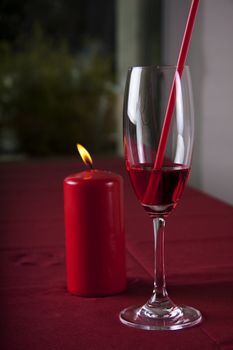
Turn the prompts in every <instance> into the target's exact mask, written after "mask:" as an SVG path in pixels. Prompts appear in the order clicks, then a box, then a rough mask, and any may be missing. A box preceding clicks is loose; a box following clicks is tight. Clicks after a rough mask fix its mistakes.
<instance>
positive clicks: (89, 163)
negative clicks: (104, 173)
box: [88, 162, 94, 170]
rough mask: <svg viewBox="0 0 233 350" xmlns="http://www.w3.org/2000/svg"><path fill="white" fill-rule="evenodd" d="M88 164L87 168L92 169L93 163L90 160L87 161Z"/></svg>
mask: <svg viewBox="0 0 233 350" xmlns="http://www.w3.org/2000/svg"><path fill="white" fill-rule="evenodd" d="M88 166H89V168H90V169H91V170H93V169H94V168H93V164H92V163H91V162H88Z"/></svg>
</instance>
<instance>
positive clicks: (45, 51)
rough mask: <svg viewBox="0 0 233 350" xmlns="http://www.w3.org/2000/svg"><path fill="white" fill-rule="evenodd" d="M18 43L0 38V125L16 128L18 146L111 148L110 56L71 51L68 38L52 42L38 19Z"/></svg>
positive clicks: (29, 149) (48, 150) (40, 151)
mask: <svg viewBox="0 0 233 350" xmlns="http://www.w3.org/2000/svg"><path fill="white" fill-rule="evenodd" d="M22 46H23V47H22ZM19 47H20V51H17V50H15V49H14V50H13V48H12V47H11V46H10V44H9V43H7V42H0V126H1V128H2V129H4V128H8V129H11V130H13V131H14V132H15V134H16V136H17V139H18V143H19V150H20V151H22V152H25V153H26V154H28V155H32V156H47V155H54V154H72V152H74V151H75V148H74V146H75V144H76V142H79V143H83V144H84V145H86V146H87V147H88V148H89V150H90V151H92V152H94V153H98V152H102V151H106V150H107V149H109V147H110V144H111V145H112V141H111V135H112V134H113V133H114V130H115V127H114V118H113V115H114V99H115V98H114V92H113V76H112V69H111V60H110V59H109V58H103V57H101V56H100V55H98V53H97V52H96V51H95V50H90V52H89V53H86V54H84V53H79V54H76V55H74V54H70V53H69V50H68V47H67V45H66V43H65V41H64V42H63V43H61V44H60V45H59V46H58V47H56V48H54V45H53V43H52V41H51V40H50V39H49V38H47V37H45V36H44V35H43V32H42V30H41V28H40V26H38V25H37V26H36V28H35V31H34V34H33V36H32V38H31V39H28V40H25V42H24V43H23V45H22V40H21V41H20V45H19Z"/></svg>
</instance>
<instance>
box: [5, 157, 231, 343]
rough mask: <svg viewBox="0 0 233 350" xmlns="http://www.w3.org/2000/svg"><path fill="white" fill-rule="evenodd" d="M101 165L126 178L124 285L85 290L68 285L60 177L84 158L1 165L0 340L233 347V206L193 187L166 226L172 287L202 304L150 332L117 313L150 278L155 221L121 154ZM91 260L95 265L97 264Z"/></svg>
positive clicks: (141, 297)
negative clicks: (186, 325) (171, 326)
mask: <svg viewBox="0 0 233 350" xmlns="http://www.w3.org/2000/svg"><path fill="white" fill-rule="evenodd" d="M96 166H97V167H99V168H102V169H108V170H112V171H114V172H117V173H120V174H122V175H123V176H124V178H125V224H126V241H127V272H128V288H127V291H126V292H124V293H122V294H119V295H116V296H111V297H105V298H81V297H76V296H72V295H70V294H69V293H68V292H67V291H66V275H65V262H64V224H63V187H62V186H63V183H62V182H63V178H64V177H65V176H67V175H68V174H70V173H74V172H76V171H80V170H81V168H82V165H81V164H80V162H78V161H40V162H39V161H38V162H22V163H11V164H2V165H1V173H0V195H1V217H0V229H1V241H0V248H1V282H0V283H1V285H0V294H1V298H0V305H1V311H0V312H1V316H0V317H1V321H0V322H1V349H2V350H5V349H7V350H21V349H22V350H25V349H33V350H37V349H38V350H41V349H43V350H47V349H52V350H56V349H62V350H64V349H66V350H73V349H74V350H84V349H88V350H89V349H98V350H110V349H116V350H121V349H125V350H126V349H127V350H128V349H135V350H136V349H143V350H150V349H153V350H154V349H160V350H166V349H174V350H176V349H179V350H181V349H186V350H187V349H189V350H192V349H202V350H204V349H208V350H209V349H224V350H229V349H233V209H232V207H231V206H228V205H226V204H224V203H222V202H220V201H217V200H215V199H213V198H211V197H209V196H207V195H205V194H202V193H200V192H198V191H195V190H193V189H190V188H187V189H186V191H185V193H184V195H183V198H182V200H181V202H180V204H179V205H178V207H177V209H176V210H175V211H174V212H173V213H172V214H171V216H170V218H169V220H168V224H167V230H166V250H165V251H166V274H167V285H168V291H169V294H170V296H171V297H172V298H173V299H174V301H175V302H177V303H178V304H187V305H192V306H194V307H197V308H198V309H200V310H201V312H202V314H203V316H204V320H203V323H202V324H201V325H199V326H196V327H194V328H190V329H186V330H182V331H173V332H167V331H144V330H137V329H133V328H128V327H126V326H124V325H122V324H121V323H120V322H119V320H118V314H119V311H120V310H121V309H122V308H124V307H126V306H128V305H131V304H134V303H135V304H136V303H143V302H144V301H146V299H147V298H148V297H149V296H150V294H151V291H152V284H153V279H152V276H153V244H152V242H153V235H152V223H151V220H150V219H149V218H148V217H147V214H146V213H145V212H144V211H143V209H142V208H141V207H140V205H139V204H138V203H137V201H136V200H135V196H134V194H133V192H132V189H131V186H130V184H129V181H128V179H127V175H126V174H125V170H124V165H123V161H122V160H105V161H97V162H96ZM93 268H94V267H93Z"/></svg>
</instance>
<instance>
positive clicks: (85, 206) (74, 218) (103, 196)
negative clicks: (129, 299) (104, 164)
mask: <svg viewBox="0 0 233 350" xmlns="http://www.w3.org/2000/svg"><path fill="white" fill-rule="evenodd" d="M84 160H85V159H84ZM85 162H86V163H90V162H91V159H88V160H86V161H85ZM64 209H65V231H66V262H67V286H68V290H69V291H70V292H71V293H73V294H77V295H80V296H104V295H111V294H114V293H118V292H121V291H122V290H124V289H125V286H126V271H125V246H124V224H123V180H122V178H121V176H119V175H116V174H113V173H111V172H108V171H102V170H94V169H89V170H86V171H83V172H80V173H76V174H73V175H70V176H68V177H67V178H65V180H64Z"/></svg>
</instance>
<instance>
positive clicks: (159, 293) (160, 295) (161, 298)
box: [150, 217, 168, 304]
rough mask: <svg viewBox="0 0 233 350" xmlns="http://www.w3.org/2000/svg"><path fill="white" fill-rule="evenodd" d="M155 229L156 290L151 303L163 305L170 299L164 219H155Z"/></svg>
mask: <svg viewBox="0 0 233 350" xmlns="http://www.w3.org/2000/svg"><path fill="white" fill-rule="evenodd" d="M153 228H154V290H153V295H152V297H151V299H150V303H152V304H154V303H156V304H157V303H161V302H165V301H166V300H167V299H168V294H167V291H166V281H165V269H164V230H165V220H164V218H163V217H159V218H154V219H153Z"/></svg>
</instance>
